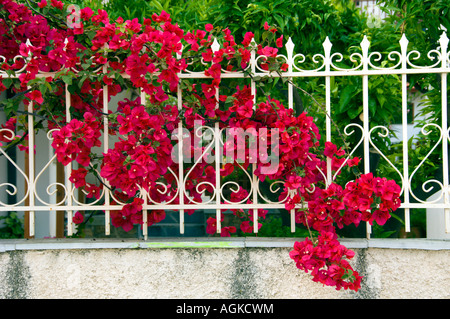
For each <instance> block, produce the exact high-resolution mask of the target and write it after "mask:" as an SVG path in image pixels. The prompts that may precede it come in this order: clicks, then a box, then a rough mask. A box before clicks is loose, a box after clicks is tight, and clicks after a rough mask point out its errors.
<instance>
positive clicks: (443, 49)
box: [439, 31, 450, 68]
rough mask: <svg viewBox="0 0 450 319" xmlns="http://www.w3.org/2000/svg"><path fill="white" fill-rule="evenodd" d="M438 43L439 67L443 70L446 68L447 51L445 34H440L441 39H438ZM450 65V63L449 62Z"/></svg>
mask: <svg viewBox="0 0 450 319" xmlns="http://www.w3.org/2000/svg"><path fill="white" fill-rule="evenodd" d="M439 43H440V45H441V66H442V67H443V68H445V67H446V66H447V63H446V62H447V61H446V60H447V56H448V55H447V49H448V37H447V34H446V33H445V31H444V32H442V34H441V37H440V38H439ZM449 64H450V62H449Z"/></svg>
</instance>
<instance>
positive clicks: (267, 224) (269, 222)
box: [246, 215, 317, 238]
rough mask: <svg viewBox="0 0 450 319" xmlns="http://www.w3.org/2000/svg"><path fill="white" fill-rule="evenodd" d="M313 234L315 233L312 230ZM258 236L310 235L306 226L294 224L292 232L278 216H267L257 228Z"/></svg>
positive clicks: (304, 236)
mask: <svg viewBox="0 0 450 319" xmlns="http://www.w3.org/2000/svg"><path fill="white" fill-rule="evenodd" d="M314 234H317V233H316V232H314ZM246 235H247V236H249V235H250V236H254V235H255V234H246ZM257 236H258V237H295V238H306V237H310V233H309V231H308V230H307V229H306V228H302V227H300V226H298V225H297V226H296V230H295V232H294V233H293V232H292V231H291V227H290V226H286V225H283V220H282V219H281V217H279V216H276V215H274V216H268V217H267V219H266V220H265V221H264V222H263V225H262V226H261V228H260V229H259V230H258V234H257Z"/></svg>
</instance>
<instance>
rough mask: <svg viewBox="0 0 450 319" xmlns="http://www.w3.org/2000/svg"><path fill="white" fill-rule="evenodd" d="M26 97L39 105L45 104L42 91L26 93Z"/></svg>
mask: <svg viewBox="0 0 450 319" xmlns="http://www.w3.org/2000/svg"><path fill="white" fill-rule="evenodd" d="M25 96H26V97H28V98H29V99H30V100H32V101H34V102H36V103H38V104H42V103H44V98H43V97H42V93H41V91H38V90H34V91H31V92H28V93H26V94H25Z"/></svg>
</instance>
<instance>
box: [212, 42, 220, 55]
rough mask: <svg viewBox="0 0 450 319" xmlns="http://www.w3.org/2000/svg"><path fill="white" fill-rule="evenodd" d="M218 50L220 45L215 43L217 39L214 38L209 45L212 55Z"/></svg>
mask: <svg viewBox="0 0 450 319" xmlns="http://www.w3.org/2000/svg"><path fill="white" fill-rule="evenodd" d="M219 49H220V44H219V42H218V41H217V38H214V41H213V44H212V45H211V50H213V52H214V53H216V52H217V51H219Z"/></svg>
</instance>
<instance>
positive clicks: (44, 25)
mask: <svg viewBox="0 0 450 319" xmlns="http://www.w3.org/2000/svg"><path fill="white" fill-rule="evenodd" d="M0 5H1V6H2V7H1V8H0V11H1V13H2V15H0V17H2V18H0V34H1V36H0V55H1V56H4V57H5V60H4V61H2V64H1V65H0V68H1V69H2V70H5V71H8V72H14V71H17V70H19V69H21V68H23V67H25V70H24V72H22V73H21V74H20V76H19V80H20V88H19V87H17V86H16V87H11V88H13V89H14V90H15V91H16V92H19V91H22V92H23V91H25V90H27V92H26V94H24V97H23V98H24V99H25V100H24V102H25V103H29V101H34V102H35V108H36V109H39V106H40V105H43V104H45V103H46V98H49V97H52V98H53V101H57V102H56V103H54V104H55V105H64V101H63V99H64V92H65V90H64V88H65V86H64V85H67V87H68V89H69V91H70V90H78V91H75V93H77V94H71V99H72V100H71V106H72V111H73V113H71V117H72V119H71V120H70V121H69V122H68V123H66V117H65V116H67V115H64V112H65V109H56V112H55V111H54V110H53V109H52V107H54V106H52V107H47V108H43V109H42V110H48V114H47V115H48V118H49V122H48V129H55V131H54V133H53V143H52V146H53V147H54V149H55V152H56V156H57V159H58V161H60V162H61V163H63V164H64V165H69V164H70V163H72V162H74V161H75V162H77V164H78V169H74V170H73V171H72V174H71V176H70V181H71V182H72V183H73V184H74V185H75V187H83V188H85V190H87V193H88V197H95V198H97V199H98V198H99V196H100V193H101V189H102V185H100V186H98V185H95V184H92V183H88V182H86V180H87V178H86V176H87V175H88V174H90V173H94V171H95V167H96V166H95V165H93V163H94V162H95V163H96V165H99V168H100V169H99V170H100V172H99V174H100V176H101V177H102V178H103V181H104V184H105V185H106V186H107V187H110V188H111V190H112V193H113V194H114V198H116V199H117V202H116V201H113V204H119V203H118V202H119V201H121V202H122V201H123V203H124V204H123V207H122V209H121V210H118V211H114V212H113V213H111V219H112V224H113V225H114V226H116V227H122V228H123V229H124V230H126V231H129V230H131V229H132V228H133V226H134V225H136V224H142V223H143V214H142V210H143V209H144V205H145V203H146V200H144V199H143V198H145V197H144V195H145V194H147V195H148V198H147V199H149V200H150V199H151V200H150V201H154V202H158V203H162V202H171V203H180V198H183V200H184V201H183V202H184V203H195V202H201V201H202V194H204V193H205V192H207V191H211V189H210V188H211V187H210V186H211V185H215V183H216V174H215V166H213V165H211V164H209V163H207V162H205V161H200V162H198V163H196V164H195V165H194V167H193V168H189V169H186V171H185V172H184V173H185V175H184V176H186V183H185V184H184V185H183V186H184V189H185V191H186V193H178V192H177V191H176V189H175V187H174V188H171V187H170V185H174V186H175V185H176V184H177V182H179V181H177V180H176V176H178V174H179V172H178V169H179V167H180V166H179V165H178V163H175V162H174V159H173V158H172V151H173V147H174V145H173V141H172V139H171V136H170V134H171V133H172V132H173V130H174V129H176V128H177V127H178V124H179V122H180V121H182V124H183V127H185V128H187V129H188V130H190V132H191V133H192V134H195V132H194V129H195V128H196V127H195V123H198V122H199V123H201V124H202V125H209V124H210V123H212V122H214V123H217V122H219V125H220V128H221V129H222V128H230V129H234V130H241V131H243V132H246V133H247V132H253V133H252V134H253V137H254V138H255V139H257V138H259V139H263V140H264V141H265V143H266V145H267V147H268V148H270V149H271V150H272V154H275V155H276V157H277V158H278V161H277V162H276V165H275V166H272V164H273V163H271V162H269V161H268V160H267V158H268V156H269V154H267V153H265V154H262V153H257V154H255V153H253V152H252V151H253V149H252V147H249V146H250V144H249V143H250V142H249V141H247V142H245V143H244V144H239V143H229V144H227V143H226V144H225V145H224V153H227V154H228V152H230V153H232V154H234V155H236V157H235V159H237V161H235V162H234V163H227V164H225V165H223V168H222V170H221V172H220V175H221V176H222V177H226V176H229V175H230V174H231V173H232V172H233V170H234V169H235V168H236V167H237V166H238V165H239V169H244V170H245V169H247V168H248V167H249V165H250V164H252V163H253V164H256V165H255V167H256V170H255V171H254V174H255V175H256V176H257V177H258V178H259V179H260V180H261V181H264V180H265V179H266V178H268V179H270V180H282V181H284V182H285V189H284V191H283V193H282V194H281V195H280V198H285V197H286V194H291V193H292V191H295V195H294V196H293V197H290V198H289V199H288V200H287V201H286V209H287V210H289V211H294V213H295V214H296V221H297V223H300V224H304V225H305V226H307V227H308V228H311V229H314V230H316V231H318V232H319V236H318V238H317V239H313V238H307V239H306V240H305V241H303V242H297V243H296V244H295V247H294V250H293V251H292V252H291V258H292V259H294V260H295V262H296V265H297V267H299V268H300V269H303V270H305V271H306V272H309V271H311V274H312V275H313V280H314V281H317V282H320V283H322V284H325V285H333V286H336V288H337V289H341V288H344V289H353V290H357V289H359V286H360V281H361V278H360V276H359V275H358V273H357V272H356V271H354V270H353V269H352V268H351V266H350V264H349V263H348V261H346V259H351V258H352V257H353V255H354V253H353V252H352V251H350V250H348V249H346V248H345V247H344V246H342V245H340V244H339V242H338V240H337V235H336V229H335V226H337V227H339V228H340V227H343V226H344V225H349V224H352V223H353V224H355V225H357V224H359V223H360V222H361V221H368V222H370V223H373V222H377V223H378V224H384V223H385V221H386V220H387V219H388V218H389V217H390V215H389V214H390V212H391V211H394V210H396V209H397V208H398V207H399V205H400V201H399V193H400V188H399V187H398V185H397V184H395V182H393V181H390V180H386V179H384V178H375V177H373V176H372V175H371V174H367V175H361V176H360V177H359V178H358V179H357V180H355V181H353V182H349V183H347V184H346V186H345V187H341V186H339V185H338V184H335V183H332V184H331V185H328V186H327V187H320V185H324V183H323V182H324V180H323V172H324V171H326V165H327V158H329V159H331V160H332V170H333V172H338V170H341V169H342V167H344V166H345V165H348V166H350V167H351V166H356V165H358V163H359V159H358V158H352V159H349V158H345V152H344V151H343V150H342V149H338V148H337V146H336V145H335V144H333V143H330V142H326V143H325V147H324V148H321V143H320V139H321V137H320V134H319V130H318V128H317V126H316V125H315V124H314V121H313V118H312V117H311V116H308V115H307V114H306V113H302V114H300V115H298V116H296V115H295V113H294V110H292V109H289V108H286V107H285V106H284V105H283V104H282V103H280V102H279V101H277V100H276V99H273V98H270V97H269V98H267V100H266V101H264V102H258V103H255V101H256V99H255V96H254V95H253V92H252V90H251V88H250V87H248V86H243V87H237V88H236V90H235V91H233V92H232V93H231V94H227V95H225V94H223V95H219V94H218V92H219V86H220V84H221V79H222V73H223V70H225V71H236V70H239V71H240V70H243V69H245V68H247V67H248V66H249V63H250V61H251V52H252V50H255V51H256V53H257V54H259V55H264V56H266V59H265V60H263V61H261V63H260V67H261V68H262V69H265V70H275V69H276V70H279V71H285V70H286V69H287V64H285V63H281V62H280V63H274V62H276V59H277V54H278V48H280V47H282V44H283V36H279V37H278V38H276V37H275V34H276V33H277V29H276V28H275V27H271V26H269V25H268V24H266V25H265V26H264V29H265V31H266V32H271V33H273V34H274V36H273V37H268V38H271V39H273V40H274V42H275V46H272V45H271V43H267V45H266V44H258V45H256V46H253V43H252V39H253V33H252V32H248V33H246V34H245V35H244V38H243V41H242V42H241V43H236V42H235V38H234V37H233V35H232V34H231V32H230V30H228V29H224V30H221V31H220V30H217V29H215V28H214V27H213V26H212V25H210V24H208V25H206V26H205V29H204V30H194V31H191V32H185V31H184V30H182V29H180V28H179V27H178V25H176V24H173V23H172V20H171V18H170V16H169V15H168V14H167V13H166V12H164V11H163V12H162V13H161V14H160V15H157V14H153V15H152V17H151V18H148V19H145V20H144V21H143V24H140V23H139V22H138V20H137V19H133V20H131V21H123V19H118V20H117V21H116V22H114V23H112V22H110V21H109V18H108V15H107V13H106V12H105V11H103V10H98V12H97V13H94V12H93V11H92V10H91V9H90V8H83V9H81V11H80V13H79V17H80V21H79V23H78V24H77V25H76V26H75V27H73V28H63V29H61V28H56V27H51V24H50V23H49V22H48V21H47V20H46V19H45V18H44V17H43V16H41V15H34V14H32V11H31V10H30V9H28V8H27V7H26V6H24V5H22V4H17V3H15V2H13V1H11V0H0ZM38 7H39V8H40V9H43V8H46V9H48V10H50V12H51V13H52V16H53V17H55V16H59V17H61V20H63V21H65V20H66V16H65V15H67V12H66V11H64V5H63V4H62V2H60V1H57V0H51V1H50V3H48V2H47V1H46V0H42V1H41V2H40V3H39V5H38ZM36 10H38V9H36ZM3 17H7V18H8V21H6V20H4V19H3ZM55 23H58V22H57V21H56V22H55V21H53V23H52V25H54V24H55ZM87 29H89V30H90V31H89V34H86V32H85V30H87ZM213 36H216V37H221V38H222V39H223V43H222V47H221V48H220V49H218V50H216V51H213V48H212V44H213ZM27 40H29V41H30V43H31V44H30V45H28V44H25V43H26V41H27ZM17 41H19V42H22V44H18V42H17ZM183 43H184V45H185V46H184V47H183ZM182 48H183V53H185V52H189V51H193V52H194V53H195V55H192V56H189V55H188V58H180V57H179V56H180V55H181V53H182V52H181V50H182ZM17 55H21V56H22V57H23V59H15V58H14V57H15V56H17ZM194 56H197V57H198V56H200V57H201V61H200V58H197V59H198V60H195V57H194ZM26 59H28V60H27V61H26V65H25V60H26ZM186 59H190V61H186ZM195 61H197V62H202V63H200V65H204V63H209V64H210V65H209V67H207V69H206V70H205V71H204V74H205V75H206V76H208V77H210V78H211V83H201V84H198V83H195V84H192V83H186V82H181V81H180V79H179V77H178V74H179V73H180V72H181V71H184V70H186V68H187V66H188V64H189V65H194V62H195ZM188 62H189V63H188ZM99 69H102V72H100V73H99V72H98V70H99ZM69 70H70V71H69ZM73 70H76V71H75V72H74V71H73ZM105 70H106V73H105ZM58 71H59V72H58ZM38 72H58V73H57V76H55V77H52V76H48V77H47V78H44V79H43V81H39V79H38V78H37V74H38ZM121 75H126V76H127V78H126V79H125V78H124V77H122V76H121ZM72 78H73V79H75V78H76V79H77V84H76V85H75V86H77V87H78V89H77V88H76V87H75V88H74V86H73V85H71V84H72V82H71V80H72ZM61 80H62V81H63V82H61ZM180 85H184V86H183V90H184V96H185V97H186V96H187V97H186V99H185V101H183V103H184V104H183V105H182V107H181V108H180V109H179V108H178V107H177V106H174V105H170V103H169V102H168V101H169V99H170V94H171V93H174V92H176V91H177V89H178V87H179V86H180ZM48 86H50V87H51V88H52V89H51V90H50V89H49V90H47V91H46V92H45V93H44V94H43V93H42V92H41V88H42V87H45V88H47V87H48ZM127 86H128V87H131V88H140V89H141V90H142V91H143V92H145V93H146V98H147V101H146V102H144V101H141V100H140V98H137V99H134V100H128V99H126V100H124V101H121V102H119V104H118V108H117V111H114V112H111V111H110V113H108V114H105V113H103V111H102V110H103V103H104V101H103V93H104V90H105V87H106V89H107V90H108V98H111V96H113V95H116V94H117V93H118V92H120V91H121V90H122V89H123V88H124V87H127ZM29 87H31V89H29ZM6 89H7V87H6V86H5V85H4V83H3V81H2V79H1V78H0V91H3V90H6ZM70 92H71V91H70ZM220 92H221V93H222V92H223V90H222V88H221V90H220ZM71 93H72V92H71ZM146 105H148V106H146ZM105 117H107V118H108V123H109V126H108V128H107V129H108V131H107V132H105V131H104V130H105V128H104V125H103V123H104V118H105ZM14 125H15V120H12V119H11V120H9V121H8V122H7V123H6V124H5V125H3V126H2V127H3V128H7V129H11V130H13V129H14V128H15V127H14ZM102 134H112V135H117V136H116V137H117V138H118V141H117V142H116V143H115V144H114V147H112V148H110V149H109V150H108V151H107V152H106V153H102V154H101V155H97V154H96V153H95V152H94V151H93V150H92V149H93V148H94V147H99V146H101V142H100V138H101V136H102ZM8 136H9V135H8V132H6V133H3V132H2V135H1V136H0V140H1V141H9V140H8V138H7V137H8ZM184 146H185V148H183V154H184V156H185V158H189V157H191V156H192V153H193V152H194V153H195V152H196V151H198V149H196V148H197V147H198V146H196V145H193V144H190V145H187V146H186V145H184ZM204 149H205V148H204V147H203V148H200V150H199V151H200V153H202V152H203V150H204ZM216 151H217V150H216ZM254 157H256V158H254ZM187 175H188V176H187ZM96 176H97V175H96ZM162 184H164V185H169V186H168V187H166V188H165V189H161V187H162V186H161V185H162ZM178 186H179V185H178ZM163 188H164V187H163ZM186 194H190V197H189V198H188V196H187V195H186ZM147 195H145V196H147ZM248 195H249V194H248V192H247V191H246V190H245V189H243V188H242V187H241V188H239V189H238V190H233V191H232V192H231V199H230V202H235V203H240V202H242V203H244V202H245V203H251V198H249V197H250V196H248ZM305 203H306V204H307V209H300V208H298V207H299V205H298V204H305ZM150 207H151V206H150ZM147 208H148V207H147ZM232 212H233V213H234V215H235V216H237V217H238V218H240V220H241V223H240V230H241V231H242V232H243V233H249V232H252V231H253V227H254V223H258V227H261V226H260V225H261V224H260V221H261V220H262V219H264V218H265V216H266V213H267V211H265V210H259V211H258V219H259V220H254V216H253V213H252V212H251V211H244V210H242V209H233V210H232ZM188 213H189V214H191V213H193V211H188ZM222 217H223V216H222ZM164 218H165V212H164V211H161V210H151V208H149V211H148V223H149V225H151V224H152V223H157V222H160V221H161V220H163V219H164ZM82 220H83V218H82V215H81V214H80V213H77V214H76V215H75V217H74V221H75V222H77V223H80V222H82ZM216 229H217V220H216V219H215V218H213V217H211V218H209V219H208V221H207V228H206V231H207V233H209V234H213V233H215V232H216ZM221 229H222V233H221V235H222V236H230V235H231V234H234V233H236V232H237V229H236V227H235V226H231V225H230V226H226V225H224V226H222V228H221Z"/></svg>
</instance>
